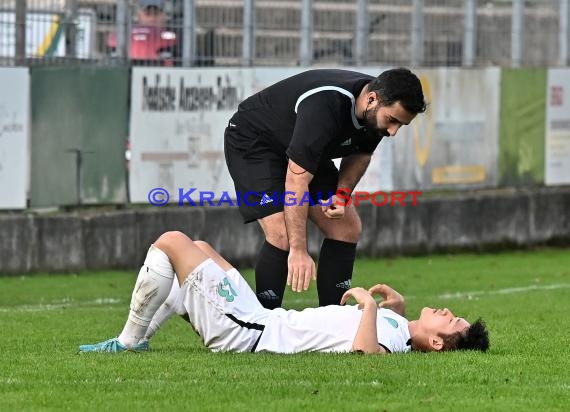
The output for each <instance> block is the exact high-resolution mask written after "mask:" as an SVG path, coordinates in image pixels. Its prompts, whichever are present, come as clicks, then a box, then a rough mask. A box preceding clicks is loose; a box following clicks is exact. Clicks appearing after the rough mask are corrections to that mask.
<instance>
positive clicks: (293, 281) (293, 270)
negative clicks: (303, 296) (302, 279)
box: [289, 266, 297, 292]
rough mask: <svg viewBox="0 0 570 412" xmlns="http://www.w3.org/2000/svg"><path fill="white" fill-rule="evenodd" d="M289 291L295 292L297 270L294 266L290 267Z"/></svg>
mask: <svg viewBox="0 0 570 412" xmlns="http://www.w3.org/2000/svg"><path fill="white" fill-rule="evenodd" d="M289 285H290V286H291V290H293V292H295V287H296V286H297V268H296V267H295V266H292V267H291V281H290V282H289Z"/></svg>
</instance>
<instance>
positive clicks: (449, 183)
mask: <svg viewBox="0 0 570 412" xmlns="http://www.w3.org/2000/svg"><path fill="white" fill-rule="evenodd" d="M416 74H417V75H418V77H419V78H420V80H421V82H422V87H423V90H424V96H425V98H426V100H427V101H428V104H429V106H428V110H427V111H426V113H423V114H420V115H418V116H417V118H416V119H415V120H414V121H413V122H412V124H411V125H409V126H405V127H403V128H402V129H401V130H400V131H399V132H398V135H397V136H396V137H395V138H392V140H393V141H394V171H393V178H394V189H396V190H414V189H419V190H427V189H438V188H452V187H453V188H471V187H493V186H496V184H497V176H498V151H499V103H500V101H499V100H500V76H501V73H500V69H499V68H490V69H482V70H463V69H459V68H441V69H425V70H418V71H416Z"/></svg>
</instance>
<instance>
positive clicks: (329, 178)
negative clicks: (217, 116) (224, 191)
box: [224, 121, 338, 223]
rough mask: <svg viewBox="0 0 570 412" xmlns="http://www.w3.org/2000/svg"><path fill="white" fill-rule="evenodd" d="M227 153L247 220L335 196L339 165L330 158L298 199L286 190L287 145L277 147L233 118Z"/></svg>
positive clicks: (240, 206) (322, 163) (247, 221)
mask: <svg viewBox="0 0 570 412" xmlns="http://www.w3.org/2000/svg"><path fill="white" fill-rule="evenodd" d="M224 153H225V156H226V163H227V165H228V169H229V171H230V175H231V176H232V179H233V181H234V187H235V190H236V194H237V203H238V205H239V211H240V213H241V215H242V217H243V221H244V223H250V222H253V221H255V220H257V219H261V218H264V217H266V216H269V215H272V214H274V213H279V212H282V211H283V208H284V207H287V206H288V205H291V204H294V203H297V204H298V203H300V202H303V203H307V204H309V205H310V206H312V205H317V204H319V201H320V200H324V199H329V198H331V197H332V195H333V194H334V192H335V191H336V189H337V183H338V169H337V168H336V166H335V165H334V163H333V161H332V160H329V159H327V160H325V161H323V162H321V164H320V165H319V167H318V169H317V172H316V173H315V176H314V177H313V180H312V181H311V183H310V184H309V192H308V193H307V194H305V195H304V196H303V199H300V200H295V199H294V198H293V197H292V196H291V194H288V193H286V192H285V176H286V173H287V161H288V159H287V155H286V154H285V148H277V147H275V146H274V145H272V144H271V143H270V142H268V140H267V138H266V137H264V136H263V135H259V134H258V133H257V132H255V131H253V130H248V129H245V130H244V128H243V127H239V128H238V126H237V125H235V124H234V123H232V122H231V121H230V124H229V125H228V127H227V128H226V131H225V133H224Z"/></svg>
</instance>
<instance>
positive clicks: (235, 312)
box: [182, 259, 270, 352]
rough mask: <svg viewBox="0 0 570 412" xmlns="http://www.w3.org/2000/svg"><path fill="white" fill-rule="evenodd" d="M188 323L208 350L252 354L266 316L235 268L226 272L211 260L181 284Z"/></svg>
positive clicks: (205, 262) (206, 261) (201, 265)
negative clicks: (249, 352)
mask: <svg viewBox="0 0 570 412" xmlns="http://www.w3.org/2000/svg"><path fill="white" fill-rule="evenodd" d="M182 293H183V299H184V307H185V308H186V310H187V311H188V316H189V318H190V322H191V323H192V325H193V326H194V329H195V330H196V331H197V332H198V334H199V335H200V336H201V337H202V339H203V341H204V344H205V345H206V346H207V347H208V348H210V349H211V350H212V351H232V352H248V351H251V352H253V351H255V348H256V346H257V342H258V341H259V338H260V336H261V333H262V332H263V329H264V325H265V321H266V319H267V317H268V315H269V313H270V311H269V310H268V309H265V308H264V307H263V306H262V305H261V303H259V301H258V300H257V297H256V296H255V293H254V292H253V290H251V288H250V286H249V285H248V284H247V282H246V281H245V279H244V278H243V277H242V276H241V275H240V273H239V272H238V271H237V270H236V269H232V270H230V271H228V272H227V273H226V272H225V271H224V270H223V269H222V268H221V267H220V266H218V265H217V264H216V263H215V262H214V261H213V260H212V259H207V260H205V261H204V262H202V263H201V264H200V265H198V267H196V269H194V271H192V273H190V275H188V278H187V279H186V280H185V282H184V284H183V285H182Z"/></svg>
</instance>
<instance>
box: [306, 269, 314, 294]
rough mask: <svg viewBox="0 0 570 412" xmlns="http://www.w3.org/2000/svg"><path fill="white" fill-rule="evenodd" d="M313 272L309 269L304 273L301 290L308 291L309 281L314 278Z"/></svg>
mask: <svg viewBox="0 0 570 412" xmlns="http://www.w3.org/2000/svg"><path fill="white" fill-rule="evenodd" d="M313 270H314V269H313V268H312V267H311V269H310V270H308V271H307V273H305V278H304V279H303V290H307V289H309V285H310V283H311V279H313V276H314V273H313Z"/></svg>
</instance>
